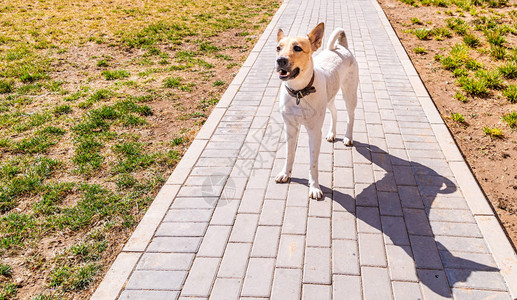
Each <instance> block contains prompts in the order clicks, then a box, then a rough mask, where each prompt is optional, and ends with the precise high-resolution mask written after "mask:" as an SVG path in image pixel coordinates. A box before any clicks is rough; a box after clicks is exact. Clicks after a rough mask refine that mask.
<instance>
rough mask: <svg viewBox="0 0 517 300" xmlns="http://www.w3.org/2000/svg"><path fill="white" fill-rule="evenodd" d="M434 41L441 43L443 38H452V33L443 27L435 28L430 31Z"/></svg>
mask: <svg viewBox="0 0 517 300" xmlns="http://www.w3.org/2000/svg"><path fill="white" fill-rule="evenodd" d="M432 34H433V36H434V39H435V40H437V41H443V40H444V39H445V38H450V37H452V33H451V32H450V31H449V29H447V28H445V27H437V28H434V29H433V30H432Z"/></svg>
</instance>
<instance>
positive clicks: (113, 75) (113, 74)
mask: <svg viewBox="0 0 517 300" xmlns="http://www.w3.org/2000/svg"><path fill="white" fill-rule="evenodd" d="M101 75H102V76H104V78H105V79H106V80H116V79H123V78H127V77H129V75H130V74H129V72H128V71H125V70H115V71H108V70H106V71H102V73H101Z"/></svg>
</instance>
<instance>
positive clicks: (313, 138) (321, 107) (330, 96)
mask: <svg viewBox="0 0 517 300" xmlns="http://www.w3.org/2000/svg"><path fill="white" fill-rule="evenodd" d="M324 28H325V27H324V24H323V23H320V24H318V26H316V27H315V28H314V29H313V30H312V31H311V32H310V33H309V35H308V36H307V37H286V36H285V35H284V32H283V31H282V29H279V30H278V33H277V41H278V46H277V52H278V55H277V60H276V70H277V71H278V73H279V77H280V79H281V80H282V81H284V84H283V85H284V87H282V88H281V92H280V96H279V102H280V103H279V104H280V112H281V113H282V118H283V120H284V129H285V137H286V140H287V149H286V151H287V159H286V161H285V165H284V169H283V170H282V172H280V173H279V174H278V175H277V176H276V177H275V181H276V182H278V183H280V182H287V180H288V179H289V177H290V176H291V171H292V169H293V163H294V156H295V151H296V146H297V142H298V132H299V129H300V125H303V126H305V128H306V129H307V132H308V134H309V150H310V174H309V197H311V198H315V199H319V198H321V197H322V196H323V193H322V191H321V189H320V185H319V182H318V158H319V154H320V148H321V137H322V135H321V129H322V126H323V121H324V119H325V111H326V109H327V108H328V109H329V111H330V114H331V116H332V124H331V127H330V130H329V132H328V134H327V137H326V138H327V141H329V142H333V141H334V140H335V138H336V117H337V111H336V106H335V104H334V98H335V96H336V94H337V92H338V90H339V89H340V88H341V91H342V93H343V96H344V98H345V101H346V109H347V112H348V125H347V129H346V133H345V138H344V139H343V142H344V143H345V145H347V146H351V145H352V142H353V141H352V131H353V126H354V110H355V107H356V105H357V85H358V83H359V69H358V66H357V61H356V60H355V58H354V56H353V55H352V53H351V52H350V51H349V50H348V43H347V40H346V35H345V31H344V30H343V29H340V28H338V29H336V30H334V32H333V33H332V35H331V37H330V39H329V42H328V45H327V49H325V50H323V51H322V52H321V53H320V54H319V55H317V56H316V57H315V58H314V61H313V58H312V54H313V53H314V52H316V50H318V48H319V47H320V46H321V41H322V39H323V32H324Z"/></svg>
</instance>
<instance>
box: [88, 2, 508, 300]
mask: <svg viewBox="0 0 517 300" xmlns="http://www.w3.org/2000/svg"><path fill="white" fill-rule="evenodd" d="M320 21H325V25H326V37H328V36H329V34H330V32H331V31H332V30H333V29H334V28H335V27H343V28H345V29H346V32H347V35H348V40H349V43H350V45H351V48H352V52H353V53H354V54H355V56H356V57H357V60H358V62H359V65H360V74H361V75H360V91H359V105H358V108H357V110H356V116H357V120H356V126H355V129H354V131H355V135H354V137H355V144H354V147H352V148H348V147H345V146H344V145H343V143H342V142H340V141H338V142H336V143H328V142H326V141H323V144H322V153H321V156H320V183H321V184H322V187H323V190H324V193H325V199H324V200H322V201H316V200H309V199H308V198H307V194H308V188H307V176H308V170H309V166H308V142H307V135H306V133H305V132H304V131H302V132H301V135H300V143H299V146H298V149H297V153H296V158H295V168H294V171H293V178H292V180H291V181H290V182H289V183H287V184H275V183H274V181H273V179H272V178H273V177H274V176H275V175H276V173H277V172H278V171H280V168H281V167H282V164H283V161H284V159H285V145H284V142H285V141H284V139H283V137H282V121H281V118H280V116H279V114H278V107H277V103H276V102H277V101H276V98H277V94H278V92H279V89H280V86H281V82H280V80H278V78H277V75H276V73H274V59H275V46H276V30H277V29H278V28H283V29H284V31H285V32H286V33H287V32H288V33H289V34H291V35H293V34H298V35H300V34H306V33H307V32H308V31H309V30H310V29H312V28H313V27H314V26H315V25H316V24H317V23H319V22H320ZM324 44H325V43H324ZM340 97H341V96H340V95H338V98H337V100H336V104H337V106H338V119H339V120H338V138H341V139H342V138H343V135H344V131H345V124H346V123H345V121H346V113H345V108H344V107H345V105H344V102H343V101H341V100H340V99H341V98H340ZM325 126H328V120H327V121H326V125H325ZM326 130H327V128H324V132H326ZM515 297H517V259H516V255H515V252H514V250H513V249H512V247H511V246H510V244H509V242H508V240H507V238H506V236H505V235H504V233H503V231H502V229H501V227H500V225H499V223H498V222H497V220H496V218H495V217H494V215H493V212H492V210H491V208H490V206H489V205H488V203H487V201H486V199H485V197H484V195H483V194H482V192H481V190H480V189H479V186H478V185H477V184H476V182H475V180H474V178H473V176H472V174H471V172H470V170H469V169H468V167H467V165H466V164H465V162H464V161H463V158H462V156H461V154H460V153H459V151H458V149H457V147H456V145H455V144H454V142H453V140H452V138H451V136H450V134H449V132H448V130H447V128H446V127H445V125H444V124H443V121H442V119H441V118H440V115H439V114H438V112H437V111H436V108H435V107H434V105H433V104H432V102H431V99H430V98H429V95H428V93H427V91H426V90H425V88H424V86H423V85H422V83H421V81H420V79H419V77H418V75H417V73H416V71H415V70H414V68H413V66H412V65H411V63H410V61H409V59H408V57H407V55H406V53H405V52H404V50H403V48H402V46H401V45H400V43H399V41H398V39H397V37H396V35H395V33H394V32H393V29H392V28H391V26H390V25H389V23H388V21H387V19H386V17H385V16H384V14H383V12H382V10H381V9H380V7H379V6H378V4H377V3H376V2H375V0H347V1H345V0H314V1H309V0H289V1H286V2H285V3H284V4H283V5H282V6H281V8H280V9H279V11H278V12H277V14H276V15H275V17H274V18H273V20H272V22H271V24H269V26H268V28H267V29H266V31H265V33H264V35H263V36H262V38H261V39H260V40H259V42H258V43H257V45H256V47H255V48H254V50H253V51H252V52H251V55H250V56H249V58H248V60H247V61H246V62H245V64H244V66H243V68H242V69H241V71H240V72H239V73H238V75H237V76H236V78H235V80H234V81H233V82H232V84H231V85H230V86H229V88H228V90H227V91H226V93H225V95H224V96H223V97H222V99H221V101H220V103H219V105H218V106H217V107H216V108H215V109H214V111H213V113H212V115H211V116H210V118H209V119H208V121H207V123H206V124H205V126H204V127H203V129H202V130H201V132H200V133H199V135H198V137H197V138H196V140H195V141H194V142H193V144H192V146H191V147H190V149H189V151H188V152H187V154H186V155H185V157H184V158H183V159H182V161H181V162H180V164H179V165H178V166H177V168H176V170H175V171H174V173H173V175H172V176H171V177H170V178H169V180H168V181H167V183H166V185H165V186H164V187H163V188H162V190H161V191H160V193H159V195H158V196H157V198H156V200H155V201H154V202H153V204H152V206H151V207H150V209H149V211H148V213H147V214H146V216H145V217H144V219H143V220H142V222H141V223H140V225H139V226H138V228H137V229H136V231H135V233H134V234H133V236H132V237H131V239H130V240H129V241H128V243H127V244H126V245H125V248H124V250H123V251H122V253H121V254H120V255H119V256H118V258H117V260H116V261H115V263H114V264H113V266H112V267H111V269H110V271H109V272H108V274H107V275H106V277H105V279H104V280H103V282H102V283H101V284H100V286H99V288H98V289H97V291H96V293H95V294H94V296H93V299H116V298H118V299H177V298H180V299H187V298H188V299H194V298H195V299H206V298H210V299H225V300H228V299H239V298H240V299H252V298H253V299H256V298H271V299H280V300H285V299H300V298H303V299H441V298H455V299H513V298H515Z"/></svg>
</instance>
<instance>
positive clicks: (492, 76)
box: [475, 70, 504, 89]
mask: <svg viewBox="0 0 517 300" xmlns="http://www.w3.org/2000/svg"><path fill="white" fill-rule="evenodd" d="M475 77H476V78H478V79H479V80H482V81H484V82H485V84H486V87H487V88H489V89H501V88H503V87H504V81H503V79H502V78H501V74H500V73H499V71H497V70H495V71H487V70H478V71H476V73H475Z"/></svg>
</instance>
